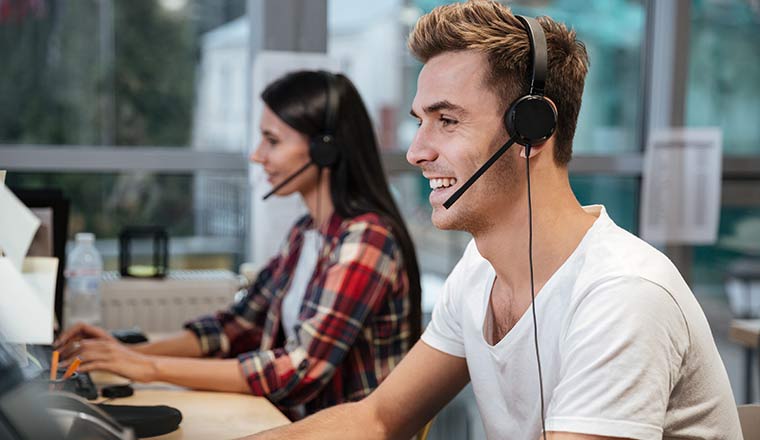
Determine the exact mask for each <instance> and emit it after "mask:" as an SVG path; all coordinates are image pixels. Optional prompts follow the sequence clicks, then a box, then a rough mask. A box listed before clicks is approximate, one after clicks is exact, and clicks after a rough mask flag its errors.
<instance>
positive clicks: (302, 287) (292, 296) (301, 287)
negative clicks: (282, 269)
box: [281, 229, 323, 341]
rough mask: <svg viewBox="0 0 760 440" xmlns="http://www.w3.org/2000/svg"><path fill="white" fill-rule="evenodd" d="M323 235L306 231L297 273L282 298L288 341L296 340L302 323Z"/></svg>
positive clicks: (283, 320) (283, 322)
mask: <svg viewBox="0 0 760 440" xmlns="http://www.w3.org/2000/svg"><path fill="white" fill-rule="evenodd" d="M322 242H323V240H322V235H321V234H320V233H319V232H318V231H317V230H316V229H308V230H306V231H304V234H303V243H302V244H301V253H300V255H299V256H298V263H297V264H296V269H295V273H293V278H292V279H291V281H290V287H289V288H288V292H287V293H286V294H285V296H284V297H283V298H282V310H281V312H282V320H281V322H282V329H283V330H285V336H286V337H287V339H288V340H294V341H295V339H296V334H297V333H296V330H295V328H296V325H297V324H300V323H301V321H300V320H299V319H298V315H299V314H300V313H301V304H302V303H303V297H304V295H305V294H306V289H307V288H308V287H309V282H310V281H311V277H312V276H313V275H314V269H315V268H316V267H317V258H318V257H319V250H320V248H321V247H322Z"/></svg>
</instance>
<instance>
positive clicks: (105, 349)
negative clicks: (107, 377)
mask: <svg viewBox="0 0 760 440" xmlns="http://www.w3.org/2000/svg"><path fill="white" fill-rule="evenodd" d="M76 356H77V357H79V359H80V360H81V361H82V363H81V364H80V366H79V371H81V372H84V373H87V372H90V371H95V370H98V371H108V372H110V373H114V374H118V375H119V376H122V377H126V378H127V379H130V380H134V381H137V382H152V381H155V380H156V376H157V373H156V365H155V362H154V357H153V356H149V355H145V354H141V353H138V352H136V351H134V350H132V349H130V348H127V347H126V346H124V345H122V344H121V343H119V342H118V341H116V340H108V339H84V340H82V341H81V342H79V347H78V350H77V354H76ZM72 357H73V356H72ZM72 357H69V358H67V359H66V360H65V361H64V362H63V363H62V366H63V367H65V366H68V365H69V364H71V362H72V360H73V359H72Z"/></svg>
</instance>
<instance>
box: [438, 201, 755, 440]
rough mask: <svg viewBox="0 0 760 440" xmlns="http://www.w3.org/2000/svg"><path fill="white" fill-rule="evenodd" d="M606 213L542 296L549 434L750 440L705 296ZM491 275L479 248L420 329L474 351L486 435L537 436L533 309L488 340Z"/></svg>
mask: <svg viewBox="0 0 760 440" xmlns="http://www.w3.org/2000/svg"><path fill="white" fill-rule="evenodd" d="M587 210H589V211H594V213H595V214H596V215H599V219H598V220H597V221H596V222H595V223H594V225H593V226H592V228H591V229H590V230H589V232H588V233H587V234H586V236H585V237H584V239H583V240H582V241H581V243H580V244H579V246H578V248H577V249H576V250H575V252H573V254H572V255H571V256H570V257H569V258H568V259H567V261H565V263H564V264H563V265H562V266H561V267H560V268H559V269H558V270H557V272H555V274H554V275H553V276H552V277H551V278H550V280H549V281H548V282H547V283H546V285H545V286H544V288H543V289H542V290H541V291H540V292H539V294H538V296H537V297H536V313H537V317H538V334H539V345H540V349H541V362H542V369H543V380H544V390H545V399H546V403H547V407H546V410H547V414H546V428H547V430H549V431H567V432H581V433H586V434H597V435H607V436H617V437H627V438H642V439H646V438H702V439H711V438H715V439H717V438H721V439H736V438H741V434H740V432H739V431H738V428H739V423H738V418H737V414H736V407H735V404H734V401H733V395H732V393H731V389H730V385H729V383H728V378H727V376H726V373H725V369H724V367H723V364H722V362H721V360H720V357H719V355H718V352H717V350H716V348H715V344H714V342H713V339H712V335H711V333H710V329H709V326H708V324H707V321H706V319H705V317H704V314H703V313H702V311H701V309H700V307H699V305H698V303H697V302H696V299H695V298H694V296H693V295H692V293H691V291H690V290H689V288H688V286H687V285H686V284H685V282H684V281H683V280H682V278H681V277H680V275H679V274H678V271H677V270H676V269H675V267H673V265H672V264H671V263H670V261H668V260H667V258H665V257H664V256H663V255H662V254H661V253H659V252H658V251H657V250H655V249H654V248H652V247H651V246H649V245H648V244H646V243H644V242H643V241H641V240H639V239H638V238H636V237H634V236H632V235H630V234H628V233H627V232H626V231H624V230H622V229H620V228H619V227H617V226H616V225H615V224H614V223H613V222H612V221H611V220H610V219H609V217H607V216H606V213H604V212H603V210H601V209H599V208H598V207H592V208H590V209H587ZM493 279H494V272H493V269H492V268H491V266H490V264H489V263H488V262H487V261H486V260H484V259H483V258H482V257H480V255H479V254H478V253H477V249H476V248H475V246H474V245H472V244H471V245H470V246H469V247H468V250H467V251H466V253H465V256H464V257H463V259H462V261H461V262H460V264H459V265H458V267H457V268H456V269H455V271H454V272H453V273H452V276H451V277H450V279H449V280H448V281H447V286H446V290H445V294H444V297H443V298H442V300H441V301H440V304H439V306H438V307H437V308H436V311H435V312H434V317H433V322H432V323H431V326H430V327H429V328H428V330H427V331H426V333H425V335H424V336H423V340H424V341H425V342H426V343H428V344H429V345H431V346H432V347H434V348H436V349H438V350H441V351H443V352H445V353H448V354H451V355H454V356H465V357H466V358H467V364H468V367H469V370H470V377H471V379H472V383H473V387H474V389H475V393H476V398H477V400H478V405H479V407H480V410H481V415H482V417H483V421H484V424H485V428H486V432H487V433H488V437H489V438H494V439H495V438H538V436H539V433H540V404H539V396H538V393H539V391H538V390H539V386H538V373H537V366H536V360H535V352H534V349H535V348H534V346H533V333H532V332H533V323H532V317H531V314H530V310H528V312H526V314H525V315H524V316H523V317H522V318H521V319H520V320H519V321H518V322H517V324H516V325H515V327H514V328H513V329H512V330H511V331H510V332H509V333H508V334H507V335H506V336H505V337H504V338H503V339H502V340H501V341H498V342H497V343H496V344H494V345H490V344H489V343H488V342H487V340H486V338H484V334H483V330H484V321H485V316H486V314H487V310H488V298H489V294H490V290H491V289H490V286H491V285H492V283H493Z"/></svg>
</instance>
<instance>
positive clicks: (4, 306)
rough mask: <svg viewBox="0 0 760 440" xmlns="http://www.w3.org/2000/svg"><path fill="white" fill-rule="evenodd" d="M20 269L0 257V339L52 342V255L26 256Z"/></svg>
mask: <svg viewBox="0 0 760 440" xmlns="http://www.w3.org/2000/svg"><path fill="white" fill-rule="evenodd" d="M24 268H25V269H26V270H27V271H28V272H26V273H23V274H22V273H21V272H20V271H19V270H17V269H16V267H15V266H14V265H13V263H12V262H11V261H10V259H9V258H0V340H3V341H4V342H10V343H17V344H51V343H52V342H53V315H54V312H53V310H54V309H53V307H54V302H55V281H56V273H57V268H58V260H57V259H56V258H41V257H36V258H27V259H26V260H25V261H24Z"/></svg>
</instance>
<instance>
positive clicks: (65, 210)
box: [11, 188, 69, 329]
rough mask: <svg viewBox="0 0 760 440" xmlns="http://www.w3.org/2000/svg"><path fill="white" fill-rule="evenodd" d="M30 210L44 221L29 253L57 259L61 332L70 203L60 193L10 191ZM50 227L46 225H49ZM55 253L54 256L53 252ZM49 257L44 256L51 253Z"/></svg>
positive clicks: (58, 314)
mask: <svg viewBox="0 0 760 440" xmlns="http://www.w3.org/2000/svg"><path fill="white" fill-rule="evenodd" d="M11 191H13V193H14V194H15V195H16V197H18V199H19V200H21V202H22V203H23V204H24V205H26V207H27V208H30V209H32V211H33V212H36V213H37V215H38V217H40V220H41V226H40V230H39V231H38V233H37V235H36V236H35V238H34V240H33V241H32V245H31V246H30V249H31V251H32V252H38V253H37V256H49V257H56V258H58V273H57V276H56V282H55V318H56V321H57V322H58V325H59V329H60V328H62V327H61V326H63V301H64V298H63V287H64V284H65V280H64V278H63V268H64V266H66V239H67V238H68V230H69V200H68V199H67V198H66V197H64V195H63V191H61V190H59V189H52V188H51V189H25V188H11ZM46 223H47V224H46ZM50 251H52V252H50ZM48 252H49V254H48V255H45V254H46V253H48Z"/></svg>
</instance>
